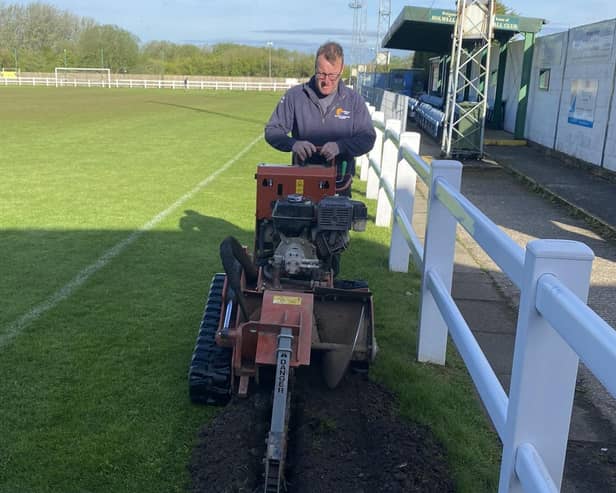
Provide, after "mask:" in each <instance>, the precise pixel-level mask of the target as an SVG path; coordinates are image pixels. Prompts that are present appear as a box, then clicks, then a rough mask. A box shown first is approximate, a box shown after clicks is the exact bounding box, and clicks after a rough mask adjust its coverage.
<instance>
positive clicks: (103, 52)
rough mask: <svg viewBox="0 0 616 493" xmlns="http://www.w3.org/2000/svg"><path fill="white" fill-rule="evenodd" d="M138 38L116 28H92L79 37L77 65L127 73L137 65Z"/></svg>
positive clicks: (109, 26)
mask: <svg viewBox="0 0 616 493" xmlns="http://www.w3.org/2000/svg"><path fill="white" fill-rule="evenodd" d="M138 58H139V38H137V37H136V36H135V35H134V34H131V33H130V32H128V31H126V30H124V29H121V28H120V27H118V26H113V25H109V24H107V25H103V26H92V27H89V28H87V29H85V30H84V31H82V33H81V35H80V37H79V64H80V66H83V67H104V68H109V69H111V71H112V72H127V71H129V70H130V69H131V68H132V67H134V66H135V65H136V64H137V60H138Z"/></svg>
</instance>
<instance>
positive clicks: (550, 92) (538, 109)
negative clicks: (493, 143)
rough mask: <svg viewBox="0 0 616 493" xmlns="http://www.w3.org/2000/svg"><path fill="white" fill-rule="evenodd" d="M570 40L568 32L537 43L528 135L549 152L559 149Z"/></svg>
mask: <svg viewBox="0 0 616 493" xmlns="http://www.w3.org/2000/svg"><path fill="white" fill-rule="evenodd" d="M568 38H569V34H568V33H567V32H564V33H558V34H553V35H551V36H545V37H542V38H538V39H537V41H536V43H535V52H534V56H533V66H532V72H531V79H530V87H529V89H530V90H529V98H528V109H527V115H526V131H525V135H526V136H527V137H528V138H529V139H530V140H532V141H533V142H537V143H538V144H541V145H543V146H545V147H549V148H554V146H555V139H556V126H557V120H558V114H559V111H560V101H561V96H562V92H563V76H564V70H565V60H566V56H567V44H568ZM546 78H547V79H548V80H546ZM546 85H547V87H546Z"/></svg>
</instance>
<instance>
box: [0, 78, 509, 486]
mask: <svg viewBox="0 0 616 493" xmlns="http://www.w3.org/2000/svg"><path fill="white" fill-rule="evenodd" d="M279 97H280V94H272V93H248V92H246V93H244V92H193V91H159V90H155V89H149V90H141V89H129V90H122V89H76V88H62V89H58V88H28V87H16V88H13V87H2V88H0V108H2V112H0V142H1V143H2V155H3V159H2V160H0V176H2V180H0V211H1V214H0V252H2V260H1V262H0V279H1V282H0V396H1V399H0V492H7V493H8V492H11V493H14V492H15V493H17V492H28V493H30V492H32V493H39V492H58V493H59V492H63V493H64V492H85V491H87V492H110V491H113V492H138V491H148V492H172V491H185V490H186V488H187V486H188V475H187V470H186V466H187V463H188V460H189V456H190V451H191V448H192V445H193V443H194V440H195V438H196V433H197V430H198V428H199V427H200V426H201V425H202V424H203V423H204V422H206V421H207V420H208V419H210V418H211V417H212V416H213V413H214V412H216V411H215V410H213V409H211V408H207V407H199V406H193V405H191V404H190V402H189V399H188V396H187V382H186V373H187V368H188V362H189V360H190V356H191V353H192V348H193V345H194V341H195V335H196V332H197V327H198V324H199V321H200V317H201V312H202V309H203V301H204V297H205V295H206V291H207V287H208V286H209V281H210V279H211V276H212V274H213V273H215V272H219V271H221V266H220V261H219V259H218V245H219V242H220V240H221V239H222V238H224V237H225V236H227V235H229V234H232V235H234V236H236V237H238V239H239V240H240V241H243V242H245V243H246V244H249V245H250V244H251V243H252V230H253V226H254V224H253V221H254V202H255V191H254V190H255V186H254V171H255V166H256V164H257V163H259V162H270V163H277V162H278V163H285V162H288V156H287V155H284V154H281V153H279V152H277V151H275V150H273V149H271V148H270V147H269V146H268V145H267V144H266V143H265V142H264V141H263V140H262V139H260V136H261V135H262V132H263V126H264V123H265V121H266V120H267V118H268V117H269V115H270V113H271V111H272V109H273V107H274V105H275V104H276V102H277V100H278V99H279ZM221 170H222V171H221ZM362 193H363V191H362V185H361V184H359V183H358V182H357V188H356V195H355V196H356V197H357V198H363V196H362ZM368 205H369V207H370V210H371V212H372V214H374V204H373V203H372V202H371V201H368ZM388 241H389V232H388V231H387V230H385V229H377V228H375V227H374V226H372V225H371V226H369V228H368V231H367V232H366V233H364V234H354V237H353V241H352V245H351V250H350V251H349V252H348V253H347V254H346V255H345V256H344V258H343V272H342V275H343V276H344V277H361V278H366V279H368V280H369V282H370V285H371V288H372V289H373V291H374V293H375V305H376V315H375V316H376V319H377V329H378V330H379V343H380V346H381V353H380V355H379V361H378V364H377V365H376V366H375V371H374V375H375V377H376V378H378V379H380V380H382V381H384V382H386V383H387V384H389V385H390V386H391V387H393V388H395V390H396V391H397V393H398V394H399V395H400V398H401V412H402V413H403V414H405V415H407V416H409V417H411V418H413V419H418V420H420V421H422V422H424V423H426V424H428V425H430V426H431V427H432V428H433V429H434V431H435V433H437V435H438V436H439V438H440V439H441V440H442V441H443V442H444V444H445V446H446V447H447V450H448V453H449V456H450V461H451V464H452V469H453V471H454V474H455V476H456V479H457V481H458V484H459V485H460V491H492V490H494V489H495V486H494V485H495V477H496V474H495V472H496V468H495V464H496V462H497V461H498V456H497V455H496V450H497V448H496V447H495V442H494V437H493V435H492V434H490V432H488V431H487V429H486V426H485V421H484V419H483V417H482V415H481V413H480V412H479V411H478V408H477V404H476V402H475V398H474V396H473V392H472V390H471V387H470V384H469V382H468V378H467V376H466V374H465V372H464V371H463V370H462V369H461V368H460V365H459V364H458V363H456V362H455V361H456V360H455V357H454V358H450V361H453V362H454V363H453V364H451V365H449V366H448V367H446V368H443V369H434V368H433V367H427V366H425V365H418V364H417V363H415V362H414V354H415V352H416V348H415V330H416V329H415V325H416V318H417V296H418V288H419V280H418V277H417V275H415V274H411V275H403V274H395V273H388V272H387V244H388ZM392 439H393V438H392Z"/></svg>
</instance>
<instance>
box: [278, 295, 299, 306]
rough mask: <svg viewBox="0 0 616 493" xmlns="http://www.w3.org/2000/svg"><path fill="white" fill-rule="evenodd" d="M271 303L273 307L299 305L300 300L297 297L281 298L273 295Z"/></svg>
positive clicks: (281, 296)
mask: <svg viewBox="0 0 616 493" xmlns="http://www.w3.org/2000/svg"><path fill="white" fill-rule="evenodd" d="M272 302H273V303H274V305H301V304H302V299H301V297H299V296H283V295H279V294H275V295H274V299H273V301H272Z"/></svg>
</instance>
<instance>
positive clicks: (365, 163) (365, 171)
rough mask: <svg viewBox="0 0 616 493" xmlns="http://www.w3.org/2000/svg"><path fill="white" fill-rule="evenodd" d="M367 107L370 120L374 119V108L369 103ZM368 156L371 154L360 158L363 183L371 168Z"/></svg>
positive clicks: (360, 175) (360, 174)
mask: <svg viewBox="0 0 616 493" xmlns="http://www.w3.org/2000/svg"><path fill="white" fill-rule="evenodd" d="M366 106H367V108H368V113H369V114H370V118H372V115H373V114H374V106H370V105H369V104H368V103H366ZM368 156H369V154H364V155H363V156H360V157H359V158H358V164H359V166H360V173H359V179H360V180H361V181H366V180H367V179H368V168H369V167H370V160H369V157H368Z"/></svg>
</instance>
